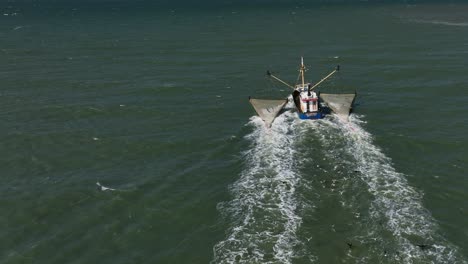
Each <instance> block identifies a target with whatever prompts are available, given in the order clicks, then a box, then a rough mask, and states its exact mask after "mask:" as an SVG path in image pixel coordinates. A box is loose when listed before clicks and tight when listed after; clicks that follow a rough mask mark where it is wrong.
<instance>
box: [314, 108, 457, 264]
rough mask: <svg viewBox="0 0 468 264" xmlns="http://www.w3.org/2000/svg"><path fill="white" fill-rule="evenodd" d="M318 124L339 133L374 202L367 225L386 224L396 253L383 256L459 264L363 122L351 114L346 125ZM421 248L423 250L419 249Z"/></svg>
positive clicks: (419, 200) (415, 192)
mask: <svg viewBox="0 0 468 264" xmlns="http://www.w3.org/2000/svg"><path fill="white" fill-rule="evenodd" d="M321 122H322V123H321V124H322V126H323V127H322V129H326V130H328V132H329V133H330V130H331V129H334V130H335V132H338V133H340V134H342V138H343V139H344V140H345V143H346V145H347V146H346V147H345V148H344V151H345V152H347V154H348V155H350V156H352V157H354V162H355V170H356V172H359V173H357V175H358V176H359V177H360V178H361V180H362V181H363V182H364V183H366V184H367V187H368V192H369V193H371V194H372V196H373V199H374V200H373V201H372V203H371V207H370V208H369V215H370V217H371V218H372V219H371V220H372V221H371V222H373V223H374V224H376V223H378V222H380V221H382V220H383V221H384V222H385V221H386V223H385V224H384V228H386V229H387V230H388V231H390V232H391V234H392V236H393V238H392V239H393V240H394V241H395V242H396V244H397V245H398V252H397V253H398V254H393V255H392V256H387V255H388V254H387V252H385V254H384V255H383V256H385V257H392V258H394V261H396V262H398V263H421V262H423V263H460V261H461V260H459V259H458V258H457V256H456V255H457V254H458V253H457V250H456V249H455V246H454V245H451V244H450V243H449V242H448V241H446V240H445V239H444V238H443V236H442V235H441V234H439V231H438V226H437V224H436V221H435V220H434V219H433V218H432V216H431V214H430V212H429V211H428V210H427V209H425V208H424V206H423V202H422V193H421V192H420V191H418V190H416V189H415V188H414V187H412V186H411V185H410V184H409V183H408V181H407V180H406V177H405V176H404V175H403V174H401V173H399V172H397V171H396V170H395V169H394V168H393V166H392V162H391V159H390V158H388V157H386V156H385V154H383V152H382V151H381V150H380V148H378V147H377V146H375V145H374V144H373V139H372V135H371V134H370V133H368V132H366V131H365V130H364V129H363V128H362V127H361V126H360V123H362V122H363V121H362V120H361V119H360V118H359V117H357V116H355V115H351V116H350V123H343V122H340V121H339V120H338V119H334V120H331V121H330V120H324V121H321ZM317 127H320V126H317ZM322 140H323V141H324V142H323V143H324V144H331V142H327V138H325V137H323V138H322ZM351 206H353V205H351ZM366 228H369V230H368V234H369V236H375V232H374V231H375V230H373V229H375V227H372V226H369V227H366ZM379 239H381V238H379ZM422 245H427V247H425V248H424V249H422V247H421V246H422ZM380 251H381V252H382V251H383V249H380ZM463 263H466V262H463Z"/></svg>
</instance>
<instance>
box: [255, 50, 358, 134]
mask: <svg viewBox="0 0 468 264" xmlns="http://www.w3.org/2000/svg"><path fill="white" fill-rule="evenodd" d="M306 70H307V69H306V67H305V66H304V59H303V58H302V57H301V65H300V68H299V77H300V80H301V82H300V83H298V84H296V85H294V86H293V85H290V84H288V83H287V82H285V81H283V80H281V79H280V78H278V77H276V76H274V75H273V74H271V72H270V71H267V75H268V76H269V77H271V78H272V79H274V80H276V81H278V82H280V83H282V84H284V85H286V86H288V87H289V88H291V89H293V90H294V91H293V93H292V100H293V102H294V105H295V106H296V109H297V112H298V115H299V118H300V119H321V118H324V117H325V116H326V115H327V114H329V113H333V114H335V115H337V116H338V118H340V119H342V120H345V121H347V120H348V116H349V113H350V112H351V109H352V105H353V103H354V99H355V98H356V93H353V94H330V93H321V92H320V91H315V88H317V87H318V86H319V85H320V84H322V83H323V82H324V81H325V80H327V79H328V78H330V77H331V76H332V75H333V74H335V73H336V72H338V71H339V70H340V66H339V65H338V66H337V67H336V69H335V70H333V71H332V72H331V73H329V74H328V75H327V76H325V77H324V78H322V79H321V80H320V81H319V82H317V83H316V84H314V85H312V84H311V83H308V82H306V81H305V78H304V75H305V72H306ZM298 79H299V78H298ZM249 102H250V103H251V104H252V106H253V107H254V109H255V111H256V112H257V114H258V115H259V116H260V118H262V119H263V121H264V122H265V124H266V125H267V126H268V127H270V126H271V124H272V123H273V121H274V119H275V118H276V116H278V114H279V113H280V112H281V110H282V109H283V107H284V106H285V105H286V104H287V103H288V98H286V99H280V100H266V99H254V98H250V97H249Z"/></svg>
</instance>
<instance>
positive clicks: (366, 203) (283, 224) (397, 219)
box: [212, 112, 466, 263]
mask: <svg viewBox="0 0 468 264" xmlns="http://www.w3.org/2000/svg"><path fill="white" fill-rule="evenodd" d="M362 123H364V122H363V121H362V120H361V119H360V117H357V116H355V115H351V116H350V122H349V123H343V122H341V121H339V119H338V118H333V117H332V118H327V119H324V120H318V121H310V120H299V119H298V118H297V116H296V113H292V112H286V113H283V114H281V115H280V116H279V117H278V118H277V119H276V120H275V122H274V123H273V126H272V128H271V129H268V128H266V127H265V125H264V123H263V121H262V120H261V119H260V118H258V117H252V118H251V120H250V122H249V124H248V125H249V126H253V131H252V132H251V133H250V134H249V135H247V136H246V139H247V140H249V141H250V143H251V146H250V147H249V149H248V150H247V151H245V152H244V153H243V155H244V162H245V164H244V167H245V169H244V170H243V171H242V172H241V174H240V177H239V179H238V180H237V181H236V182H235V183H233V184H232V185H231V186H230V192H231V195H232V197H233V198H232V200H231V201H228V202H222V203H220V204H218V210H219V211H220V212H221V214H223V215H224V217H226V218H227V219H229V222H230V227H229V228H228V230H227V231H226V237H225V239H223V240H222V241H220V242H218V243H217V244H216V245H215V246H214V247H213V253H214V259H213V261H212V263H292V262H295V260H302V261H306V262H307V263H310V262H318V263H320V262H321V259H322V257H323V258H324V259H322V261H326V259H327V258H328V257H329V256H326V255H324V256H321V257H318V255H320V254H322V251H314V250H321V249H318V248H313V247H315V246H317V245H323V244H321V243H323V241H324V239H328V241H327V245H329V246H327V247H333V248H331V249H333V251H336V253H337V255H336V256H334V257H333V256H331V257H330V259H333V260H341V261H344V262H348V263H466V262H465V261H464V260H463V258H462V257H461V256H460V255H459V253H458V251H457V249H456V247H455V246H454V245H452V244H451V243H450V242H449V241H447V240H446V239H445V238H444V237H443V235H442V234H441V233H440V232H441V231H440V230H439V227H438V225H437V222H436V220H435V219H433V218H432V216H431V214H430V212H429V211H428V210H427V209H425V208H424V206H423V202H422V193H421V192H420V191H418V190H417V189H415V188H414V187H412V186H411V185H410V184H409V183H408V181H407V180H406V177H405V175H404V174H402V173H399V172H397V171H396V170H395V169H394V168H393V166H392V161H391V159H390V158H388V157H387V156H385V154H384V153H383V152H382V151H381V150H380V148H379V147H377V146H375V145H374V144H373V138H372V135H371V134H370V133H368V132H367V131H365V129H364V128H363V127H362V126H361V124H362ZM322 165H325V168H322ZM312 168H314V169H312ZM321 185H323V186H322V187H324V186H325V185H326V188H325V189H324V188H321ZM320 192H322V193H320ZM310 193H313V195H311V194H310ZM320 195H323V197H325V198H319V196H320ZM334 197H338V199H339V200H341V202H340V206H341V207H338V208H334V209H333V210H335V212H334V213H335V215H334V216H333V217H336V218H334V219H330V220H332V221H340V220H341V221H342V222H343V223H342V224H341V228H348V229H349V230H345V231H340V232H341V233H340V232H338V233H337V231H335V230H334V229H333V226H334V224H333V223H332V222H330V226H331V228H332V230H331V231H329V232H333V236H331V237H330V238H328V237H327V233H324V232H320V234H318V233H316V232H318V231H321V229H320V228H323V226H326V225H327V224H328V223H323V221H324V220H325V221H328V220H326V219H322V218H320V215H317V214H316V213H315V211H314V210H308V208H314V207H315V206H316V205H323V204H328V203H329V202H331V201H329V199H335V198H334ZM320 199H321V200H320ZM324 199H325V200H324ZM327 199H328V200H327ZM306 211H307V212H306ZM341 214H343V215H347V216H350V215H352V216H353V217H352V219H350V218H349V217H348V218H342V219H340V215H341ZM311 219H312V220H313V219H322V220H321V221H322V222H314V221H311ZM304 222H306V223H311V224H312V226H307V227H306V226H303V224H304ZM311 224H309V225H311ZM315 225H319V227H317V226H315ZM322 231H323V230H322ZM330 235H331V233H330ZM350 236H351V237H350ZM332 237H334V238H332ZM314 239H319V240H317V241H316V243H315V242H314ZM332 239H335V241H333V240H332ZM337 239H342V241H341V240H340V241H337ZM311 241H312V242H311ZM355 242H357V245H353V243H355ZM337 243H338V244H341V245H343V246H339V247H336V246H335V245H337ZM346 244H348V245H347V246H346ZM348 246H349V248H348ZM335 247H336V248H335ZM325 249H326V248H325ZM329 249H330V248H329ZM334 249H336V250H334ZM325 252H326V251H325Z"/></svg>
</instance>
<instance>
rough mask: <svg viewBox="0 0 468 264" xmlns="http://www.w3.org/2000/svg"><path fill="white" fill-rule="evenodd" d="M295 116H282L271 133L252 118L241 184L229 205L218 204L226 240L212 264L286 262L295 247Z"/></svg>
mask: <svg viewBox="0 0 468 264" xmlns="http://www.w3.org/2000/svg"><path fill="white" fill-rule="evenodd" d="M295 118H296V115H295V114H294V113H284V114H282V115H280V116H279V117H278V118H277V119H276V120H275V122H274V124H273V126H272V128H271V129H268V128H266V127H265V124H264V123H263V121H262V120H261V119H260V118H258V117H252V118H251V121H250V123H249V124H250V125H252V126H254V131H253V132H252V133H251V134H250V135H248V136H247V137H246V138H247V139H248V140H250V141H251V144H252V148H251V149H249V150H248V151H246V152H245V153H244V154H245V167H246V169H245V170H244V171H243V172H242V173H241V175H240V179H239V180H238V181H236V182H235V183H234V184H233V185H232V186H231V188H230V191H231V193H232V195H233V196H234V198H233V200H232V201H230V202H227V203H221V204H219V205H218V209H219V211H220V212H222V213H223V214H226V215H227V216H228V217H229V218H231V219H232V221H233V225H232V226H231V227H230V229H229V230H228V235H227V238H226V239H225V240H223V241H220V242H219V243H217V244H216V245H215V246H214V248H213V251H214V260H213V262H215V263H232V262H236V263H238V262H242V263H291V261H292V259H293V257H294V256H295V254H296V253H297V252H296V250H295V248H296V247H297V246H299V245H300V243H301V242H300V241H299V240H298V238H297V236H296V232H297V230H298V228H299V226H300V225H301V222H302V219H301V218H300V217H299V216H298V215H297V213H296V211H297V201H296V196H295V192H296V188H297V186H298V184H299V181H300V178H299V177H298V175H297V174H296V172H295V171H294V155H295V151H294V148H293V145H294V142H295V137H296V135H295V131H294V120H295Z"/></svg>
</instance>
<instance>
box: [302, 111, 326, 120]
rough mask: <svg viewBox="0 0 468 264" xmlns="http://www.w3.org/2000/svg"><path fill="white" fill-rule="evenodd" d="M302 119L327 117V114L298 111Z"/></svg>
mask: <svg viewBox="0 0 468 264" xmlns="http://www.w3.org/2000/svg"><path fill="white" fill-rule="evenodd" d="M298 114H299V118H300V119H322V118H324V117H325V114H324V113H322V112H314V113H298Z"/></svg>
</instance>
